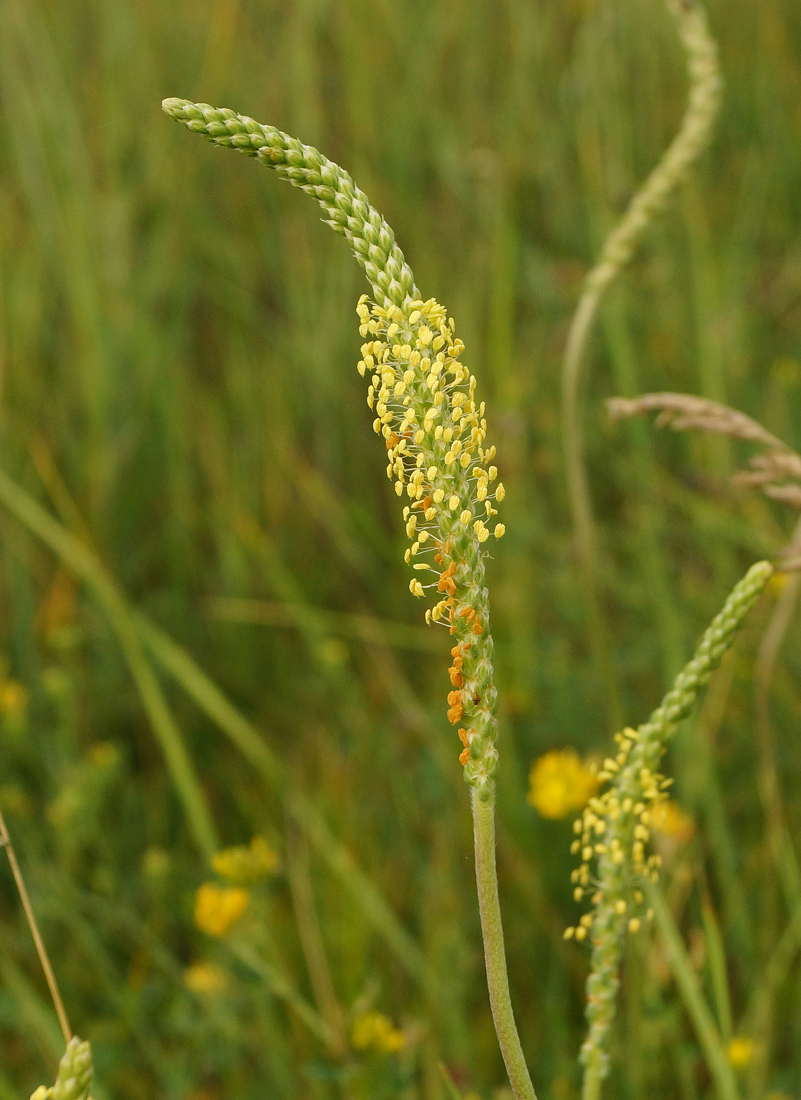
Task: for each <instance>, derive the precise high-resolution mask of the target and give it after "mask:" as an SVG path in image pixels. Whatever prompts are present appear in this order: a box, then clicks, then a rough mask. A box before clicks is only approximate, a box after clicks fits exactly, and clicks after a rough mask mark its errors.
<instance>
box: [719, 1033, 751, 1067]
mask: <svg viewBox="0 0 801 1100" xmlns="http://www.w3.org/2000/svg"><path fill="white" fill-rule="evenodd" d="M726 1053H727V1054H728V1056H729V1061H730V1062H731V1064H732V1065H733V1066H734V1068H735V1069H745V1068H746V1067H747V1066H749V1065H750V1064H751V1059H752V1058H753V1057H754V1041H753V1039H747V1038H746V1037H745V1036H743V1035H740V1036H737V1037H736V1038H734V1039H732V1040H730V1042H729V1045H728V1046H727V1047H726Z"/></svg>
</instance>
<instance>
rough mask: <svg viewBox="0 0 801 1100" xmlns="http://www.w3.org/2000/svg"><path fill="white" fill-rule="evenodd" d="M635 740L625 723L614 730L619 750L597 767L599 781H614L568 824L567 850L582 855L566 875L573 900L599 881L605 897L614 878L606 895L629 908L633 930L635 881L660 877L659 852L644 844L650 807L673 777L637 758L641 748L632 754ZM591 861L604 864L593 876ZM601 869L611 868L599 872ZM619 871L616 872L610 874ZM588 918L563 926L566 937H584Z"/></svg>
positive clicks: (636, 923)
mask: <svg viewBox="0 0 801 1100" xmlns="http://www.w3.org/2000/svg"><path fill="white" fill-rule="evenodd" d="M639 740H640V735H639V731H637V730H633V729H630V728H627V729H625V730H624V731H623V732H622V733H617V734H615V742H616V743H617V746H618V750H619V751H618V753H617V755H616V756H615V757H614V758H612V757H608V758H607V759H606V760H604V762H603V766H602V768H601V770H600V771H599V772H598V780H599V782H601V783H603V782H608V781H609V780H614V782H613V784H612V785H611V786H610V787H609V788H608V789H607V790H605V791H602V792H601V793H600V794H599V795H598V796H596V797H595V798H591V799H590V800H589V802H588V804H587V806H586V808H585V810H584V812H583V814H582V815H581V817H579V818H577V819H576V821H575V822H574V823H573V831H574V832H575V833H576V839H575V840H574V841H573V843H572V845H571V847H570V851H571V853H572V854H573V855H579V856H580V859H581V864H580V866H579V867H577V868H576V869H575V870H574V871H573V872H572V873H571V876H570V881H571V882H572V883H573V885H574V890H573V896H574V898H575V899H576V901H581V900H582V898H583V897H584V896H585V894H587V893H593V895H594V894H595V890H594V887H595V886H596V885H598V884H600V883H601V882H604V885H605V889H604V893H605V895H606V899H607V901H609V900H610V895H609V886H611V885H612V883H614V885H615V890H614V892H615V895H616V896H615V897H614V898H611V901H612V904H613V906H614V908H615V911H616V912H617V913H618V914H619V915H620V916H623V915H624V914H626V913H632V910H633V911H634V913H633V915H631V916H630V917H629V921H628V924H629V930H630V931H632V932H634V931H636V930H637V929H638V928H639V927H640V919H639V917H638V916H637V915H636V910H637V909H638V908H639V906H640V905H641V903H642V892H641V891H640V890H639V889H638V886H640V885H642V883H643V881H646V880H650V881H651V882H658V881H659V867H660V866H661V863H662V857H661V856H659V855H657V854H656V853H650V854H648V853H647V851H646V846H647V845H648V843H649V841H650V839H651V830H652V827H653V816H654V809H655V807H656V806H657V805H658V804H659V803H661V802H663V801H665V800H666V799H667V795H666V794H665V790H666V789H667V787H669V786H670V784H671V783H672V782H673V780H672V779H665V778H664V776H662V775H660V774H659V773H658V772H656V771H653V770H652V769H651V768H650V767H648V766H647V765H646V764H644V763H642V762H641V760H640V756H641V753H637V752H634V753H632V749H635V747H636V746H637V744H638V742H639ZM595 860H597V861H599V864H600V862H601V861H603V862H604V864H605V865H606V866H605V868H604V869H602V868H601V867H600V866H599V869H598V870H599V873H598V876H597V877H594V876H593V875H592V874H591V865H592V863H593V861H595ZM604 870H607V871H609V872H612V873H611V874H604V873H603V871H604ZM618 870H619V871H620V872H621V873H620V874H616V873H614V872H615V871H618ZM600 900H601V898H600V896H599V897H595V896H593V904H598V902H600ZM648 919H650V911H649V913H648ZM592 923H593V918H592V914H587V915H586V916H585V917H582V919H581V921H580V922H579V925H578V926H577V927H575V928H568V929H567V930H566V932H565V938H566V939H572V938H573V937H575V938H576V939H577V940H582V939H585V938H586V935H587V932H588V931H589V929H590V928H592Z"/></svg>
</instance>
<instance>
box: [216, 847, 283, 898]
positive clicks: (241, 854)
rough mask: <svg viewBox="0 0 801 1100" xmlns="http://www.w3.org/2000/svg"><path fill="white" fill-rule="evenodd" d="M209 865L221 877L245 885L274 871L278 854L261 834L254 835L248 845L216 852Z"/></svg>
mask: <svg viewBox="0 0 801 1100" xmlns="http://www.w3.org/2000/svg"><path fill="white" fill-rule="evenodd" d="M211 865H212V867H213V868H214V870H215V871H216V872H217V874H218V875H220V876H221V877H222V878H227V879H228V881H229V882H235V883H238V884H240V885H243V886H246V885H249V884H250V883H252V882H258V880H259V879H260V878H265V877H266V876H267V875H269V874H270V873H271V872H272V871H274V870H275V869H276V867H277V866H278V855H277V853H276V852H275V851H274V850H273V849H272V848H271V847H270V845H269V844H268V843H267V841H266V840H265V839H264V837H263V836H254V838H253V840H251V842H250V844H249V845H246V844H242V845H240V846H239V847H237V848H224V849H223V850H222V851H221V852H218V853H217V855H216V856H215V857H214V859H213V860H212V861H211Z"/></svg>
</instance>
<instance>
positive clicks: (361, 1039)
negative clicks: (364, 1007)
mask: <svg viewBox="0 0 801 1100" xmlns="http://www.w3.org/2000/svg"><path fill="white" fill-rule="evenodd" d="M351 1042H352V1043H353V1047H354V1049H355V1050H376V1051H378V1052H379V1053H380V1054H395V1053H397V1052H398V1051H399V1050H403V1048H404V1047H405V1046H406V1036H405V1035H404V1033H403V1032H402V1031H401V1030H400V1028H397V1027H395V1026H394V1025H393V1023H392V1021H391V1020H390V1018H389V1017H388V1016H384V1014H383V1013H381V1012H365V1013H364V1014H363V1015H361V1016H357V1017H356V1019H355V1020H354V1021H353V1029H352V1031H351Z"/></svg>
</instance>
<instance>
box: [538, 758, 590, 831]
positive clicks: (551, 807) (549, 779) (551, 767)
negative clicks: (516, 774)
mask: <svg viewBox="0 0 801 1100" xmlns="http://www.w3.org/2000/svg"><path fill="white" fill-rule="evenodd" d="M528 780H529V792H528V801H529V803H530V805H532V806H533V807H534V809H535V810H536V811H537V813H538V814H540V816H541V817H547V818H552V819H554V820H555V819H557V818H561V817H567V815H568V814H569V813H572V812H574V811H575V810H581V809H583V808H584V806H586V805H587V802H588V801H589V800H590V798H592V796H593V795H594V794H595V792H596V791H597V790H598V786H599V783H598V778H597V776H596V774H595V771H594V769H592V768H591V767H588V765H587V764H585V763H583V762H582V760H581V758H580V757H579V755H578V753H577V752H575V750H574V749H556V750H554V751H552V752H546V753H545V755H544V756H540V757H539V758H538V759H537V760H535V761H534V763H533V764H532V765H531V771H530V772H529V777H528Z"/></svg>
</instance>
